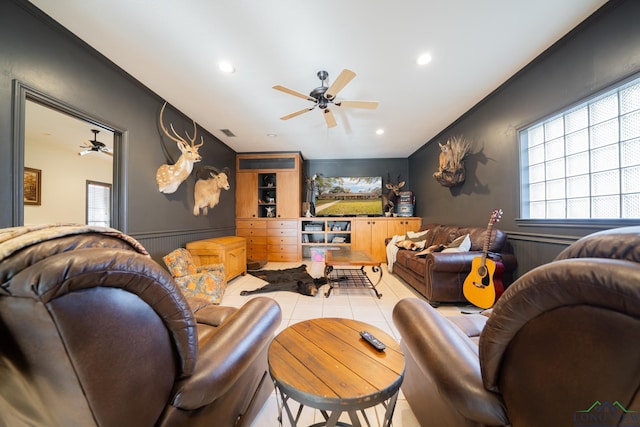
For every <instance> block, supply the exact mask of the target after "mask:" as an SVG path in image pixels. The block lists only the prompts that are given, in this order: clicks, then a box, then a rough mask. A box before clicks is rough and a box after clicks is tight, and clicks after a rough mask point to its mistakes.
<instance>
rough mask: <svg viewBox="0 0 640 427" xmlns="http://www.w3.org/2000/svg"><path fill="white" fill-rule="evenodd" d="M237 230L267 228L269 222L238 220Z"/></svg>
mask: <svg viewBox="0 0 640 427" xmlns="http://www.w3.org/2000/svg"><path fill="white" fill-rule="evenodd" d="M236 228H251V229H255V228H267V222H266V221H255V220H251V219H238V220H236Z"/></svg>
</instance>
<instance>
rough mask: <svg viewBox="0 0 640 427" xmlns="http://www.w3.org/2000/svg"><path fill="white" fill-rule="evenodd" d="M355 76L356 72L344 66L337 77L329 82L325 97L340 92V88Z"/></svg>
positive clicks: (331, 96)
mask: <svg viewBox="0 0 640 427" xmlns="http://www.w3.org/2000/svg"><path fill="white" fill-rule="evenodd" d="M355 76H356V73H354V72H353V71H351V70H347V69H346V68H345V69H344V70H342V71H341V72H340V74H339V75H338V78H336V79H335V80H334V81H333V83H331V86H329V89H327V91H326V92H325V94H324V96H325V97H326V98H327V99H333V98H335V97H336V95H337V94H338V92H340V91H341V90H342V88H344V87H345V86H346V85H347V83H349V82H350V81H351V80H353V78H354V77H355Z"/></svg>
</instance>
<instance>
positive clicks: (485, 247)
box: [482, 222, 493, 266]
mask: <svg viewBox="0 0 640 427" xmlns="http://www.w3.org/2000/svg"><path fill="white" fill-rule="evenodd" d="M492 232H493V223H492V222H490V223H489V225H488V226H487V236H486V237H485V239H484V245H483V246H482V265H483V266H484V264H485V261H486V259H487V253H488V252H489V243H491V233H492Z"/></svg>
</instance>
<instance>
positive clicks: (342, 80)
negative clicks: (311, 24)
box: [273, 68, 378, 128]
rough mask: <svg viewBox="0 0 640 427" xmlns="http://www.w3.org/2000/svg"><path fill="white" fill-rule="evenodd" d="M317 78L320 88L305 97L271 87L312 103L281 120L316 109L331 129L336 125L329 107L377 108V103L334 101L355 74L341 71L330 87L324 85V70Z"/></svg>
mask: <svg viewBox="0 0 640 427" xmlns="http://www.w3.org/2000/svg"><path fill="white" fill-rule="evenodd" d="M317 76H318V78H319V79H320V86H318V87H317V88H315V89H313V90H312V91H311V92H309V95H305V94H303V93H301V92H298V91H295V90H293V89H289V88H287V87H284V86H281V85H275V86H273V89H275V90H279V91H281V92H284V93H287V94H289V95H293V96H296V97H298V98H302V99H306V100H307V101H311V102H313V105H312V106H310V107H306V108H303V109H302V110H298V111H295V112H293V113H290V114H287V115H285V116H282V117H280V119H281V120H289V119H292V118H294V117H297V116H299V115H301V114H304V113H306V112H308V111H311V110H313V109H315V108H316V107H318V108H320V109H321V110H322V112H323V114H322V115H323V117H324V119H325V122H326V123H327V127H330V128H332V127H335V126H336V125H337V123H336V119H335V116H334V115H333V112H332V111H331V109H330V108H329V106H331V105H335V106H336V107H342V108H364V109H369V110H374V109H376V108H378V101H335V98H336V96H337V95H338V93H339V92H340V91H341V90H342V89H343V88H344V87H345V86H346V85H347V84H348V83H349V82H350V81H351V80H353V78H354V77H355V76H356V73H354V72H353V71H351V70H348V69H346V68H345V69H344V70H342V71H341V72H340V74H339V75H338V78H336V79H335V81H334V82H333V83H332V84H331V86H326V85H325V81H326V80H327V78H328V77H329V73H328V72H326V71H324V70H321V71H318V73H317Z"/></svg>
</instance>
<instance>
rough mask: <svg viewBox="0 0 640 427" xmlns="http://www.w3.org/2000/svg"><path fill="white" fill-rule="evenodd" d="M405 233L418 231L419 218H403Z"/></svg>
mask: <svg viewBox="0 0 640 427" xmlns="http://www.w3.org/2000/svg"><path fill="white" fill-rule="evenodd" d="M404 221H405V224H406V227H405V229H406V231H420V227H421V226H422V219H421V218H405V220H404Z"/></svg>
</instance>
